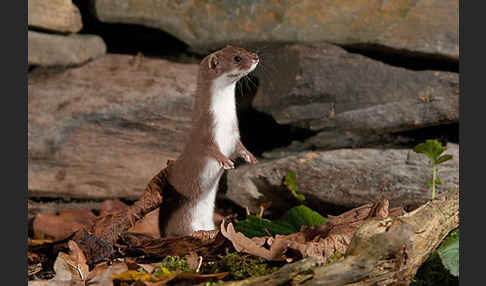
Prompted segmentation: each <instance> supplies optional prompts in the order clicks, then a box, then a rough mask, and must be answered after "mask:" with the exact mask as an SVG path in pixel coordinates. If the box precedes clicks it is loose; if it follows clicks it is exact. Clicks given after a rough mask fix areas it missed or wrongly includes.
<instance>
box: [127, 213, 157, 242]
mask: <svg viewBox="0 0 486 286" xmlns="http://www.w3.org/2000/svg"><path fill="white" fill-rule="evenodd" d="M159 215H160V208H157V209H155V210H153V211H151V212H149V213H148V214H146V215H145V216H144V217H143V219H141V220H139V221H137V222H136V223H135V225H134V226H133V227H131V228H129V229H128V230H127V231H129V232H137V233H144V234H148V235H150V236H152V237H154V238H159V237H160V227H159Z"/></svg>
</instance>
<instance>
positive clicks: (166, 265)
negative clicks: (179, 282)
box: [154, 256, 190, 273]
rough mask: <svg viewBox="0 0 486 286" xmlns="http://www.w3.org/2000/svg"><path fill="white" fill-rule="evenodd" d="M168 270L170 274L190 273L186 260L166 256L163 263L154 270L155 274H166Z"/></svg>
mask: <svg viewBox="0 0 486 286" xmlns="http://www.w3.org/2000/svg"><path fill="white" fill-rule="evenodd" d="M164 269H165V270H164ZM166 270H168V271H170V272H175V271H179V272H185V271H190V269H189V265H188V264H187V262H186V260H184V258H180V257H179V256H166V257H164V259H163V260H162V262H161V263H160V264H159V265H158V266H157V267H156V268H155V269H154V273H157V272H164V271H166Z"/></svg>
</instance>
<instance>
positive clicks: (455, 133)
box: [392, 122, 459, 147]
mask: <svg viewBox="0 0 486 286" xmlns="http://www.w3.org/2000/svg"><path fill="white" fill-rule="evenodd" d="M392 135H394V136H401V137H406V138H408V139H410V141H408V142H407V144H405V145H406V146H405V147H414V146H415V145H417V144H420V143H423V142H424V141H425V140H427V139H437V140H439V141H441V142H442V144H444V143H446V142H451V143H457V144H459V122H457V123H450V124H444V125H437V126H430V127H426V128H421V129H417V130H410V131H403V132H398V133H393V134H392Z"/></svg>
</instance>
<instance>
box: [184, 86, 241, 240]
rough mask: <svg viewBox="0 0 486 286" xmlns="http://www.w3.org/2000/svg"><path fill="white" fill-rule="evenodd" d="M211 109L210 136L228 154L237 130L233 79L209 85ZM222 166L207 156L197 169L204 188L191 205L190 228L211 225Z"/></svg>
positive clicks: (235, 140)
mask: <svg viewBox="0 0 486 286" xmlns="http://www.w3.org/2000/svg"><path fill="white" fill-rule="evenodd" d="M211 112H212V114H213V118H214V122H213V124H214V128H213V130H214V131H213V132H214V134H213V136H214V138H215V141H216V144H217V146H218V147H219V150H220V151H221V153H223V154H224V155H225V156H227V157H229V156H230V155H231V154H232V153H233V152H234V150H235V148H236V142H237V140H238V137H239V134H238V131H237V130H235V126H236V124H238V123H237V117H236V104H235V83H233V84H230V85H227V86H224V87H222V85H218V82H216V83H215V85H214V86H213V94H212V98H211ZM223 171H224V170H223V168H222V167H221V166H220V165H219V163H218V162H217V161H216V160H215V159H213V158H210V159H209V160H208V162H207V163H206V165H205V166H204V170H203V171H202V172H201V189H203V190H206V191H204V193H203V194H202V197H201V198H200V200H199V201H198V202H197V204H196V205H195V206H194V207H193V209H192V210H191V211H192V221H191V228H192V230H193V231H196V230H212V229H215V225H214V223H213V212H214V200H215V197H216V192H217V190H218V183H219V179H220V178H221V175H222V174H223Z"/></svg>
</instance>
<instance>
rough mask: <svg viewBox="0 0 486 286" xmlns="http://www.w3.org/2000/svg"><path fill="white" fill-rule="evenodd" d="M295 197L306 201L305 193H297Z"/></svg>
mask: <svg viewBox="0 0 486 286" xmlns="http://www.w3.org/2000/svg"><path fill="white" fill-rule="evenodd" d="M295 197H296V198H297V199H298V200H299V201H305V196H304V195H303V194H295Z"/></svg>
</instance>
